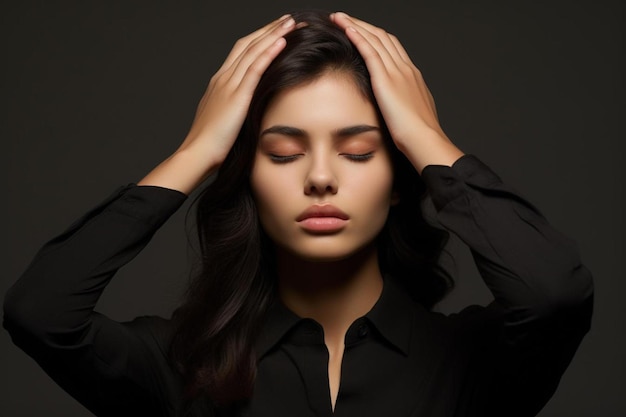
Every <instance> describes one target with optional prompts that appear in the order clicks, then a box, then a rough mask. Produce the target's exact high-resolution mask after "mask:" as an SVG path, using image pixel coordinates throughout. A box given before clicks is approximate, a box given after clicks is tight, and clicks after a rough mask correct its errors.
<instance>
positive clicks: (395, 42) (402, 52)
mask: <svg viewBox="0 0 626 417" xmlns="http://www.w3.org/2000/svg"><path fill="white" fill-rule="evenodd" d="M389 38H390V39H391V42H392V43H393V45H394V46H395V48H396V51H397V52H398V55H400V57H401V58H402V59H403V60H404V62H406V63H407V64H413V61H412V60H411V57H410V56H409V54H408V53H407V51H406V49H404V46H402V44H401V43H400V41H399V40H398V38H397V37H395V36H394V35H389Z"/></svg>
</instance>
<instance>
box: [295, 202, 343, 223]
mask: <svg viewBox="0 0 626 417" xmlns="http://www.w3.org/2000/svg"><path fill="white" fill-rule="evenodd" d="M319 217H336V218H338V219H341V220H348V219H349V218H350V217H349V216H348V215H347V214H346V213H344V212H343V211H341V210H339V209H338V208H337V207H335V206H332V205H330V204H324V205H317V204H316V205H313V206H311V207H309V208H308V209H306V210H304V211H303V212H302V213H300V215H299V216H298V217H297V218H296V221H298V222H301V221H303V220H306V219H310V218H319Z"/></svg>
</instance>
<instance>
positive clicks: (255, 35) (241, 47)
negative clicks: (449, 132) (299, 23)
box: [217, 14, 291, 73]
mask: <svg viewBox="0 0 626 417" xmlns="http://www.w3.org/2000/svg"><path fill="white" fill-rule="evenodd" d="M290 18H291V16H290V15H288V14H286V15H284V16H281V17H279V18H278V19H276V20H274V21H273V22H270V23H268V24H267V25H265V26H263V27H262V28H259V29H257V30H255V31H254V32H252V33H250V34H248V35H246V36H244V37H243V38H240V39H239V40H237V42H235V45H234V46H233V48H232V49H231V51H230V53H229V54H228V56H227V57H226V59H225V60H224V63H223V64H222V66H221V67H220V69H219V70H218V71H217V72H218V73H219V72H223V71H224V70H226V69H228V68H230V67H231V66H232V65H233V63H234V62H235V61H236V60H237V58H238V57H239V56H240V55H241V54H242V52H243V51H245V50H246V48H248V46H249V45H250V43H252V42H254V41H255V40H257V39H259V38H260V37H262V36H263V35H265V34H267V33H268V32H271V31H272V30H274V29H276V28H277V27H280V25H282V24H283V23H284V22H286V21H287V20H288V19H290Z"/></svg>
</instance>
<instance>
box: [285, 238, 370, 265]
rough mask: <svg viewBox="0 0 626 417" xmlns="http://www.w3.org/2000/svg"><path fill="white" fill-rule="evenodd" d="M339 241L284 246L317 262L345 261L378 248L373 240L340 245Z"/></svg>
mask: <svg viewBox="0 0 626 417" xmlns="http://www.w3.org/2000/svg"><path fill="white" fill-rule="evenodd" d="M337 243H338V242H333V243H330V242H318V244H315V245H307V246H306V247H284V249H285V250H286V251H287V252H289V253H290V254H291V255H293V256H294V257H296V258H299V259H301V260H303V261H306V262H315V263H323V262H338V261H344V260H346V259H350V258H352V257H354V256H358V255H363V254H365V253H370V251H371V250H376V248H375V245H374V244H373V242H368V243H366V244H364V245H361V246H356V245H355V246H352V245H350V246H348V245H339V244H337Z"/></svg>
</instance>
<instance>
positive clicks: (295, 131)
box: [259, 125, 380, 138]
mask: <svg viewBox="0 0 626 417" xmlns="http://www.w3.org/2000/svg"><path fill="white" fill-rule="evenodd" d="M371 131H377V132H380V128H379V127H378V126H371V125H354V126H347V127H342V128H341V129H337V130H335V131H333V132H332V133H333V136H337V137H340V138H343V137H349V136H354V135H358V134H359V133H364V132H371ZM270 133H277V134H280V135H285V136H292V137H297V138H304V137H306V136H307V133H306V131H304V130H302V129H299V128H297V127H293V126H284V125H275V126H272V127H268V128H267V129H265V130H263V131H262V132H261V134H260V135H259V136H263V135H267V134H270Z"/></svg>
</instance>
